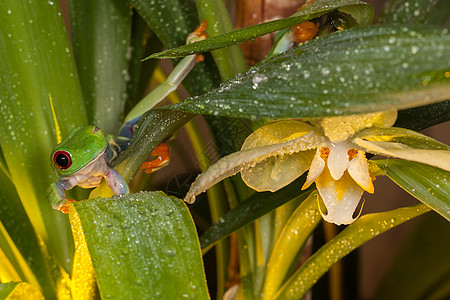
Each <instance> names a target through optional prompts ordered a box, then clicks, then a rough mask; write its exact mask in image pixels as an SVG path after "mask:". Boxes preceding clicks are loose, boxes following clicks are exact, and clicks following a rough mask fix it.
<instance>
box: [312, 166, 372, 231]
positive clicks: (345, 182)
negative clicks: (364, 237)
mask: <svg viewBox="0 0 450 300" xmlns="http://www.w3.org/2000/svg"><path fill="white" fill-rule="evenodd" d="M316 186H317V189H318V190H319V194H320V196H321V197H322V199H323V202H324V203H325V206H326V208H327V214H326V215H323V218H324V219H325V221H327V222H330V223H334V224H336V225H342V224H350V223H352V222H354V221H355V219H354V218H353V213H354V212H355V209H356V207H357V206H358V204H359V201H360V200H361V196H362V194H363V193H364V190H363V189H362V188H361V187H360V186H359V185H358V184H356V183H355V182H354V181H353V179H352V178H351V177H350V175H349V174H348V172H345V173H344V175H343V176H342V177H341V179H339V180H334V179H333V177H331V174H330V172H329V171H328V169H327V168H325V170H324V171H323V172H322V174H321V175H320V176H319V178H317V180H316Z"/></svg>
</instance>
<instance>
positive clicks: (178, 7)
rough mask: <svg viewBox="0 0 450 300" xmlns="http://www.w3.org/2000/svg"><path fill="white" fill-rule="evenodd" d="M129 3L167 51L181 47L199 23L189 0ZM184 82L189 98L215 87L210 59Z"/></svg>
mask: <svg viewBox="0 0 450 300" xmlns="http://www.w3.org/2000/svg"><path fill="white" fill-rule="evenodd" d="M131 3H132V4H133V6H134V8H135V9H136V11H137V12H138V13H139V14H140V15H141V16H142V18H143V19H144V20H145V22H147V24H148V25H149V26H150V28H151V29H152V31H153V32H154V33H155V34H156V35H157V36H158V38H159V39H160V40H161V41H162V42H163V44H164V45H165V46H166V47H169V48H171V47H176V46H180V45H184V44H185V43H186V37H187V36H188V34H189V33H191V32H192V31H193V30H194V29H195V28H196V27H197V26H198V25H199V23H200V22H199V20H198V16H197V11H196V9H195V3H194V1H192V0H154V1H147V0H132V1H131ZM184 82H185V86H186V89H187V90H188V92H189V93H190V94H191V95H198V94H201V93H205V92H207V91H208V90H210V89H211V88H212V87H213V86H217V84H218V83H219V82H220V79H219V76H218V73H217V68H216V66H215V64H214V62H213V60H212V57H211V56H210V55H206V56H205V61H204V62H202V63H199V64H197V65H196V66H195V67H194V69H193V70H192V71H191V73H190V74H189V75H188V76H187V77H186V79H185V81H184Z"/></svg>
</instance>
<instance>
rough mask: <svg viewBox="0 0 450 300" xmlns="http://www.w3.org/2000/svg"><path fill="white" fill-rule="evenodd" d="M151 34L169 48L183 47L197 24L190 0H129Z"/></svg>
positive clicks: (193, 6)
mask: <svg viewBox="0 0 450 300" xmlns="http://www.w3.org/2000/svg"><path fill="white" fill-rule="evenodd" d="M131 3H132V4H133V6H134V8H135V9H136V10H137V12H138V13H139V14H140V15H141V16H142V18H143V19H144V20H145V21H146V22H147V24H148V25H150V27H151V29H152V30H153V32H154V33H155V34H156V35H157V36H158V37H159V39H160V40H161V41H163V43H164V45H166V46H167V47H169V48H172V47H176V46H179V45H184V44H185V43H186V37H187V36H188V34H189V33H191V32H192V31H193V30H194V29H195V27H197V25H198V24H199V22H198V20H197V13H196V10H195V2H194V1H192V0H154V1H146V0H131Z"/></svg>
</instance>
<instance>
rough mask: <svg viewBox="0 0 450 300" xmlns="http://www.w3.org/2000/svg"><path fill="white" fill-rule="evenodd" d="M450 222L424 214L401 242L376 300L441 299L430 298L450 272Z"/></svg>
mask: <svg viewBox="0 0 450 300" xmlns="http://www.w3.org/2000/svg"><path fill="white" fill-rule="evenodd" d="M448 236H450V223H449V222H448V221H447V220H445V219H443V218H441V217H440V216H439V215H437V214H427V215H426V216H424V217H423V218H422V219H421V220H420V222H419V224H417V226H416V227H415V228H414V231H413V232H412V234H411V236H410V237H409V238H408V239H407V240H406V242H405V243H404V244H403V245H402V247H401V249H400V251H399V252H398V255H397V256H396V259H395V261H394V263H393V264H392V266H391V268H390V269H389V270H388V273H387V274H386V276H385V277H384V278H383V280H382V283H381V285H380V287H379V289H378V291H377V296H376V298H375V299H378V300H381V299H386V300H388V299H409V300H414V299H444V298H446V297H447V298H448V296H449V294H447V296H443V297H442V298H433V297H430V295H432V294H433V293H434V292H435V291H436V289H437V288H438V287H439V285H440V283H444V284H445V283H447V284H448V275H449V274H450V255H448V253H449V252H450V239H448V238H446V237H448Z"/></svg>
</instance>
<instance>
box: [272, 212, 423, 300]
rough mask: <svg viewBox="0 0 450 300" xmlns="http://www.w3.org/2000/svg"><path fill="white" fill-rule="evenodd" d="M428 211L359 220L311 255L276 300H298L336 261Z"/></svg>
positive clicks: (377, 214)
mask: <svg viewBox="0 0 450 300" xmlns="http://www.w3.org/2000/svg"><path fill="white" fill-rule="evenodd" d="M427 211H429V208H427V207H426V206H425V205H423V204H419V205H414V206H410V207H404V208H399V209H395V210H392V211H388V212H384V213H375V214H369V215H365V216H362V217H361V218H359V219H358V220H356V221H355V222H354V223H353V224H351V225H349V226H348V227H347V228H346V229H345V230H343V231H342V232H341V233H340V234H339V235H337V236H336V237H335V238H334V239H333V240H331V241H330V242H328V243H327V244H325V245H324V246H323V247H322V248H320V249H319V250H318V251H317V252H316V253H314V254H313V255H312V256H311V257H310V258H309V259H308V260H307V261H306V262H305V263H304V264H303V265H302V266H301V267H300V269H298V270H297V271H296V272H295V274H294V275H292V277H291V278H290V279H289V280H288V281H287V282H286V284H284V285H283V286H282V287H281V289H280V290H279V291H278V293H277V295H276V297H275V299H280V300H281V299H283V300H288V299H301V298H302V297H303V295H304V294H305V293H306V292H307V291H308V290H309V289H310V288H311V287H312V285H313V284H314V283H315V282H317V280H319V278H320V277H321V276H322V275H323V274H325V272H326V271H327V270H328V269H329V268H330V267H331V266H332V265H333V264H335V263H336V262H337V261H338V260H340V259H341V258H343V257H344V256H346V255H347V254H348V253H350V252H351V251H353V250H354V249H356V248H357V247H359V246H360V245H362V244H363V243H365V242H367V241H368V240H370V239H372V238H374V237H376V236H378V235H379V234H381V233H383V232H385V231H387V230H389V229H391V228H393V227H395V226H398V225H400V224H402V223H404V222H406V221H408V220H410V219H412V218H414V217H416V216H419V215H421V214H423V213H425V212H427Z"/></svg>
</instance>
